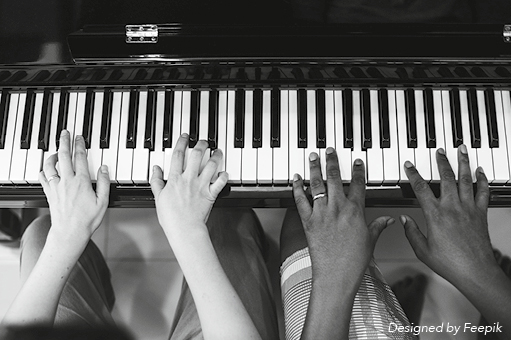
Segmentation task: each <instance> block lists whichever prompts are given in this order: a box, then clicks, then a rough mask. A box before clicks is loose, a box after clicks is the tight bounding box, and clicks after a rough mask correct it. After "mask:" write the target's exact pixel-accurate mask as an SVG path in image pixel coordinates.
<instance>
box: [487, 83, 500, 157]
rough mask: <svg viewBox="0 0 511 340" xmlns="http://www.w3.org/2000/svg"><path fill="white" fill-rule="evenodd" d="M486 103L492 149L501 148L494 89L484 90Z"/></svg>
mask: <svg viewBox="0 0 511 340" xmlns="http://www.w3.org/2000/svg"><path fill="white" fill-rule="evenodd" d="M484 102H485V104H486V116H487V119H486V121H487V122H488V134H489V136H488V137H489V138H490V147H491V148H498V147H499V131H498V128H497V112H496V108H495V93H494V92H493V89H486V90H484Z"/></svg>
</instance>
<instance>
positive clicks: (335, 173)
mask: <svg viewBox="0 0 511 340" xmlns="http://www.w3.org/2000/svg"><path fill="white" fill-rule="evenodd" d="M326 175H327V177H328V178H338V177H340V176H341V172H340V171H339V168H331V169H327V171H326Z"/></svg>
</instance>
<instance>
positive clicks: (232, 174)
mask: <svg viewBox="0 0 511 340" xmlns="http://www.w3.org/2000/svg"><path fill="white" fill-rule="evenodd" d="M234 98H235V91H232V90H230V91H228V95H227V146H226V148H227V150H226V155H227V159H226V164H225V170H226V171H227V173H228V174H229V182H230V183H236V184H239V183H241V148H235V147H234V131H235V129H234Z"/></svg>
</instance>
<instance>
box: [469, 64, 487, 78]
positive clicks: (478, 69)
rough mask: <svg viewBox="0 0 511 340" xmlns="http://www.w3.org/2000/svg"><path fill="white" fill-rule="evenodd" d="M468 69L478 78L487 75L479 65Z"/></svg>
mask: <svg viewBox="0 0 511 340" xmlns="http://www.w3.org/2000/svg"><path fill="white" fill-rule="evenodd" d="M470 71H471V72H472V74H473V75H475V76H476V77H479V78H487V77H488V75H487V74H486V72H484V70H483V69H482V68H481V67H479V66H474V67H472V68H471V69H470Z"/></svg>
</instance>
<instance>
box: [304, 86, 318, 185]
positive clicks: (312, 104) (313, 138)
mask: <svg viewBox="0 0 511 340" xmlns="http://www.w3.org/2000/svg"><path fill="white" fill-rule="evenodd" d="M312 152H315V153H317V154H318V156H319V149H318V147H317V134H316V91H314V90H307V148H306V149H305V159H304V169H305V172H304V179H305V180H306V181H309V180H310V165H309V164H310V161H309V156H310V154H311V153H312Z"/></svg>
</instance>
